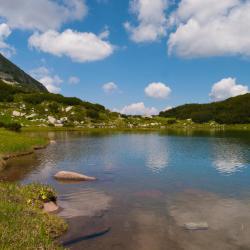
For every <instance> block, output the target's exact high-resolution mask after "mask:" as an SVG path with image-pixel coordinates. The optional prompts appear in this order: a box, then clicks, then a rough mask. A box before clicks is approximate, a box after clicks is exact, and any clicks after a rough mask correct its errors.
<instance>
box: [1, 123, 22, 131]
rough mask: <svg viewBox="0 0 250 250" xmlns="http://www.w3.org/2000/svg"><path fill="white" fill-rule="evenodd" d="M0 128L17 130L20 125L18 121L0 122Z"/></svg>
mask: <svg viewBox="0 0 250 250" xmlns="http://www.w3.org/2000/svg"><path fill="white" fill-rule="evenodd" d="M0 128H6V129H8V130H11V131H15V132H19V131H20V130H21V128H22V126H21V124H20V123H17V122H10V123H4V122H0Z"/></svg>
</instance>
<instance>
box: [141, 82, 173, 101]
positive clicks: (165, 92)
mask: <svg viewBox="0 0 250 250" xmlns="http://www.w3.org/2000/svg"><path fill="white" fill-rule="evenodd" d="M144 91H145V94H146V95H147V96H149V97H152V98H157V99H164V98H167V97H168V96H169V95H170V93H171V89H170V88H169V87H168V86H167V85H165V84H164V83H161V82H153V83H150V84H149V85H148V86H147V87H146V88H145V90H144Z"/></svg>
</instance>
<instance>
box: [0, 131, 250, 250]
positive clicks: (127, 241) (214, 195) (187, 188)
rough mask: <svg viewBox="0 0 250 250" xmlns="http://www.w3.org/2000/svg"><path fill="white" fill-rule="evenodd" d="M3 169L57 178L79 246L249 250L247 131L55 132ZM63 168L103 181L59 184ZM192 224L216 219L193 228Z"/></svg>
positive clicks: (7, 175) (22, 176)
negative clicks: (44, 145) (205, 226)
mask: <svg viewBox="0 0 250 250" xmlns="http://www.w3.org/2000/svg"><path fill="white" fill-rule="evenodd" d="M47 136H49V137H50V138H51V139H55V140H56V142H57V143H56V144H51V145H50V146H49V147H48V148H47V149H45V150H41V151H39V152H38V153H36V154H35V155H30V156H25V157H22V158H19V159H16V160H12V161H11V162H10V163H9V167H8V168H7V169H6V170H5V171H4V172H2V173H0V178H1V179H5V180H10V181H16V180H18V181H21V182H22V183H29V182H33V181H35V182H42V183H47V184H51V185H53V186H54V187H55V188H56V189H57V191H58V193H59V199H58V203H59V205H60V206H61V207H62V211H61V212H60V215H61V216H62V217H64V218H65V219H66V220H67V221H68V223H69V225H70V227H69V231H68V233H67V234H66V235H64V236H63V237H62V238H61V239H60V241H61V242H62V243H63V244H64V245H65V246H66V247H68V248H70V249H87V250H88V249H95V250H97V249H102V250H111V249H115V250H116V249H118V250H119V249H124V250H125V249H131V250H133V249H134V250H147V249H148V250H158V249H160V250H161V249H171V250H172V249H188V250H189V249H190V250H196V249H197V250H198V249H205V250H206V249H250V238H249V234H250V134H249V133H248V132H214V131H212V132H209V133H208V132H190V131H189V132H185V131H178V132H177V131H171V132H166V133H157V132H152V133H118V132H117V133H80V132H60V133H53V132H50V133H47ZM60 170H71V171H77V172H83V173H85V174H87V175H90V176H96V177H97V178H98V181H96V182H84V183H60V182H57V181H55V180H54V179H53V175H54V174H55V173H56V172H57V171H60ZM186 223H207V224H208V229H207V230H195V231H190V230H187V229H186V228H185V224H186Z"/></svg>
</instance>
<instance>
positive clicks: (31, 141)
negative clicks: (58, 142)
mask: <svg viewBox="0 0 250 250" xmlns="http://www.w3.org/2000/svg"><path fill="white" fill-rule="evenodd" d="M47 142H48V141H47V139H46V138H43V137H34V136H30V135H26V134H23V133H17V132H11V131H7V130H5V129H0V155H1V154H2V155H4V154H9V153H10V154H11V153H22V152H28V151H31V150H33V148H34V147H35V146H44V145H46V144H47Z"/></svg>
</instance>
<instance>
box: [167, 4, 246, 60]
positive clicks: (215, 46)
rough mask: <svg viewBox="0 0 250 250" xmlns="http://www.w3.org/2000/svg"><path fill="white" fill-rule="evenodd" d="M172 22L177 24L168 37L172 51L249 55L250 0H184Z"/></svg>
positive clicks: (188, 54) (196, 54) (192, 54)
mask: <svg viewBox="0 0 250 250" xmlns="http://www.w3.org/2000/svg"><path fill="white" fill-rule="evenodd" d="M169 23H170V24H171V25H175V26H176V30H175V31H174V32H172V33H171V34H170V37H169V40H168V51H169V53H170V54H172V53H175V54H177V55H178V56H181V57H187V58H189V57H191V58H192V57H209V56H221V55H247V56H249V55H250V1H242V0H220V1H217V0H206V1H204V0H182V1H181V2H180V4H179V7H178V9H177V11H176V12H175V13H173V14H172V16H171V18H170V20H169ZM172 28H173V26H172Z"/></svg>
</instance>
